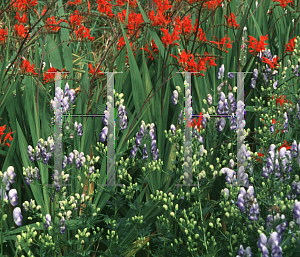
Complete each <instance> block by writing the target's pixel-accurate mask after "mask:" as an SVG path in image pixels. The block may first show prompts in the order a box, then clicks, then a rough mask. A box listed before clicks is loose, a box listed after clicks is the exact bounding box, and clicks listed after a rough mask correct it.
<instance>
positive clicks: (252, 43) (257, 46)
mask: <svg viewBox="0 0 300 257" xmlns="http://www.w3.org/2000/svg"><path fill="white" fill-rule="evenodd" d="M249 38H250V40H249V47H248V49H249V48H253V49H254V50H250V51H249V53H251V54H253V55H254V56H256V55H257V54H258V53H259V52H260V51H262V50H266V48H265V45H268V44H267V43H265V42H264V41H266V40H268V35H266V36H263V35H261V36H260V41H259V42H258V41H257V40H256V39H255V38H254V37H252V36H249Z"/></svg>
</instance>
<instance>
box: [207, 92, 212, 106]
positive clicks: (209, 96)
mask: <svg viewBox="0 0 300 257" xmlns="http://www.w3.org/2000/svg"><path fill="white" fill-rule="evenodd" d="M207 103H208V105H212V96H211V94H208V95H207Z"/></svg>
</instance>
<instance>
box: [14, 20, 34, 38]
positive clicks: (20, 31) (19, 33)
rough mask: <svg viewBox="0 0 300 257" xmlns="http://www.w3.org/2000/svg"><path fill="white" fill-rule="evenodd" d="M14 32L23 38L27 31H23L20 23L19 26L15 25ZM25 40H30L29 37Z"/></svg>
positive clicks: (23, 28)
mask: <svg viewBox="0 0 300 257" xmlns="http://www.w3.org/2000/svg"><path fill="white" fill-rule="evenodd" d="M15 31H16V32H17V35H18V36H21V37H22V38H25V37H26V34H27V33H28V29H25V27H24V25H23V24H22V23H21V24H20V25H18V24H15ZM27 38H30V35H28V36H27Z"/></svg>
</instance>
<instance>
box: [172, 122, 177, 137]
mask: <svg viewBox="0 0 300 257" xmlns="http://www.w3.org/2000/svg"><path fill="white" fill-rule="evenodd" d="M171 132H172V135H173V136H175V133H176V128H175V126H174V125H173V124H172V125H171Z"/></svg>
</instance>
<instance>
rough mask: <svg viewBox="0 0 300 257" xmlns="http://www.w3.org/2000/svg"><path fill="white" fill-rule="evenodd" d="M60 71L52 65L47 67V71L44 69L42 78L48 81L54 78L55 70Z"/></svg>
mask: <svg viewBox="0 0 300 257" xmlns="http://www.w3.org/2000/svg"><path fill="white" fill-rule="evenodd" d="M64 70H65V68H63V69H62V71H61V72H63V71H64ZM57 71H60V70H59V69H55V68H53V67H51V68H49V70H48V71H47V73H46V72H45V71H44V78H43V80H44V81H45V82H46V83H48V82H49V81H50V80H54V78H55V72H57ZM66 75H67V74H63V75H62V76H66Z"/></svg>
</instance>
